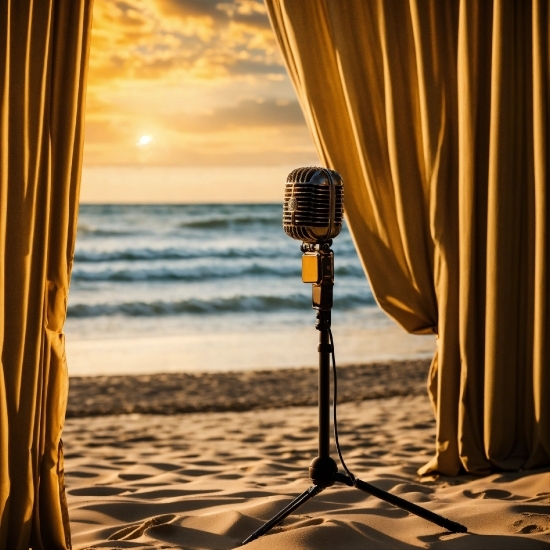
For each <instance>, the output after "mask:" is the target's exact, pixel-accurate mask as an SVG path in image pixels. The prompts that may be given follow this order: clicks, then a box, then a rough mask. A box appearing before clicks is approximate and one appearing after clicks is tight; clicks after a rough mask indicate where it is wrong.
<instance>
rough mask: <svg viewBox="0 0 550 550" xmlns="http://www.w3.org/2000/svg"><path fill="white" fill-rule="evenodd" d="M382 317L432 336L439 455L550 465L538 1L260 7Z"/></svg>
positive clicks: (323, 0) (281, 1) (451, 466)
mask: <svg viewBox="0 0 550 550" xmlns="http://www.w3.org/2000/svg"><path fill="white" fill-rule="evenodd" d="M266 4H267V7H268V11H269V15H270V19H271V22H272V25H273V28H274V30H275V34H276V36H277V39H278V42H279V45H280V47H281V50H282V52H283V56H284V58H285V62H286V65H287V68H288V71H289V74H290V76H291V79H292V81H293V83H294V86H295V88H296V91H297V95H298V97H299V100H300V102H301V105H302V108H303V111H304V115H305V117H306V120H307V123H308V126H309V128H310V131H311V133H312V136H313V139H314V142H315V144H316V146H317V150H318V153H319V156H320V158H321V161H322V162H323V163H324V164H326V165H327V166H329V167H332V168H334V169H336V170H338V171H340V172H341V173H342V175H343V177H344V180H345V184H346V205H345V206H346V216H347V220H348V223H349V226H350V229H351V232H352V235H353V238H354V240H355V244H356V247H357V250H358V253H359V256H360V258H361V260H362V262H363V265H364V267H365V270H366V272H367V275H368V277H369V279H370V282H371V286H372V289H373V292H374V294H375V296H376V299H377V301H378V302H379V304H380V306H381V307H382V308H383V309H384V310H385V311H386V312H387V313H388V314H389V315H390V316H391V317H393V318H394V319H395V320H396V321H397V322H398V323H399V324H401V325H402V326H403V327H404V328H405V329H406V330H408V331H409V332H412V333H418V334H421V333H429V332H433V333H435V334H437V352H436V355H435V357H434V360H433V362H432V367H431V369H430V374H429V380H428V389H429V395H430V398H431V400H432V403H433V406H434V411H435V416H436V444H435V455H434V457H433V459H432V460H431V461H430V462H429V463H428V464H426V465H425V466H424V467H423V468H422V469H421V470H420V471H421V473H426V472H429V471H434V470H437V471H440V472H443V473H446V474H451V475H454V474H456V473H458V472H459V471H460V470H461V469H464V470H466V471H469V472H474V473H486V472H488V471H490V470H491V469H493V468H502V469H511V470H517V469H520V468H533V467H540V466H543V465H548V464H550V425H549V423H550V398H549V397H548V396H549V395H550V354H549V346H550V344H549V340H550V324H549V321H548V315H549V311H550V310H549V307H550V298H549V290H550V289H549V288H548V277H549V275H548V247H549V236H548V232H549V228H548V213H549V212H548V201H549V198H548V191H547V188H548V173H547V167H548V152H549V151H548V146H549V144H548V138H547V133H548V114H547V111H548V107H547V105H548V100H549V92H548V79H549V76H550V70H549V64H548V59H549V44H548V30H549V25H550V19H549V12H548V3H547V1H546V0H530V1H527V0H526V1H524V2H516V1H514V0H491V1H486V2H477V1H472V0H447V1H445V2H439V1H436V0H396V1H392V2H389V1H387V0H372V1H369V2H364V1H362V0H347V1H346V2H329V1H327V0H302V1H300V2H291V1H290V0H266Z"/></svg>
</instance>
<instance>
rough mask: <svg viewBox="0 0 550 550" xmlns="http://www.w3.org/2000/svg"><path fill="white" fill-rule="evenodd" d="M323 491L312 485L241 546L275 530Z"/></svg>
mask: <svg viewBox="0 0 550 550" xmlns="http://www.w3.org/2000/svg"><path fill="white" fill-rule="evenodd" d="M322 490H323V489H322V488H321V487H319V486H318V485H312V486H311V487H310V488H309V489H307V490H306V491H304V492H303V493H302V494H301V495H300V496H298V497H296V498H295V499H294V500H293V501H292V502H291V503H290V504H288V505H287V506H285V507H284V508H283V509H282V510H281V511H280V512H278V513H277V514H276V515H275V516H273V517H272V518H271V519H270V520H269V521H268V522H267V523H265V524H264V525H262V526H261V527H260V528H259V529H258V530H257V531H254V533H252V534H251V535H250V536H249V537H248V538H247V539H245V540H244V541H243V542H242V543H241V546H244V545H245V544H248V543H249V542H252V541H253V540H255V539H257V538H258V537H261V536H262V535H265V534H266V533H267V532H268V531H270V530H271V529H273V527H275V526H276V525H279V523H281V522H282V521H283V520H284V519H285V518H286V517H287V516H289V515H290V514H292V512H294V510H296V509H297V508H299V507H300V506H301V505H302V504H304V503H305V502H307V501H308V500H309V499H310V498H313V497H314V496H315V495H318V494H319V493H320V492H321V491H322Z"/></svg>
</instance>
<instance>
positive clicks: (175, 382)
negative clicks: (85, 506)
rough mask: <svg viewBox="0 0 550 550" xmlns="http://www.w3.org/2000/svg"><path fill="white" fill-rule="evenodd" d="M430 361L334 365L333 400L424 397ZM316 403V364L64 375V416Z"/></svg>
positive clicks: (298, 405)
mask: <svg viewBox="0 0 550 550" xmlns="http://www.w3.org/2000/svg"><path fill="white" fill-rule="evenodd" d="M430 362H431V360H430V359H413V360H404V361H387V362H373V363H369V364H363V365H357V364H355V365H346V366H339V367H338V370H337V374H338V404H341V403H347V402H354V401H355V402H360V401H365V400H369V399H380V398H390V397H399V396H416V395H425V394H426V392H427V390H426V380H427V374H428V369H429V366H430ZM304 406H306V407H307V406H317V368H296V369H292V368H284V369H273V370H258V371H230V372H202V373H201V372H198V373H189V372H180V373H174V372H171V373H159V374H142V375H124V376H121V375H117V376H86V377H82V376H75V377H70V379H69V401H68V406H67V414H66V417H67V418H82V417H88V416H107V415H118V414H135V413H138V414H159V415H173V414H181V413H198V412H242V411H250V410H263V409H281V408H288V407H304Z"/></svg>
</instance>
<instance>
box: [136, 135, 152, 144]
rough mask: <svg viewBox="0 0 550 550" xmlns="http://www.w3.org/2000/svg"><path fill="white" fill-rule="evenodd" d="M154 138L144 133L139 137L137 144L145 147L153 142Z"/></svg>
mask: <svg viewBox="0 0 550 550" xmlns="http://www.w3.org/2000/svg"><path fill="white" fill-rule="evenodd" d="M152 140H153V138H152V137H151V136H148V135H144V136H141V137H140V138H139V139H138V141H137V143H136V145H137V146H139V147H145V146H146V145H149V143H151V141H152Z"/></svg>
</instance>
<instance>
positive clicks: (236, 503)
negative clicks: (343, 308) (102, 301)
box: [63, 361, 550, 550]
mask: <svg viewBox="0 0 550 550" xmlns="http://www.w3.org/2000/svg"><path fill="white" fill-rule="evenodd" d="M427 368H428V363H427V362H426V361H416V362H415V361H409V362H403V363H397V362H394V363H379V364H375V365H368V366H360V365H355V366H348V367H343V368H340V369H339V382H340V388H341V391H340V398H341V399H340V402H341V403H342V405H341V406H339V408H338V411H339V428H340V434H341V435H340V438H341V443H342V448H343V451H344V455H345V457H346V459H347V463H348V466H349V467H350V468H351V469H352V471H353V472H354V473H355V475H357V476H358V477H360V478H361V479H363V480H365V481H368V482H372V483H373V484H375V485H376V486H378V487H380V488H382V489H384V490H387V491H390V492H392V493H394V494H397V495H400V496H402V497H404V498H407V499H408V500H410V501H412V502H415V503H417V504H419V505H422V506H425V507H426V508H428V509H430V510H432V511H435V512H438V513H440V514H442V515H444V516H446V517H448V518H449V519H452V520H455V521H458V522H461V523H463V524H464V525H466V526H467V527H468V529H469V531H470V533H468V534H460V535H456V534H454V535H453V534H449V533H447V532H445V531H444V530H443V529H441V528H439V527H437V526H435V525H433V524H431V523H428V522H427V521H425V520H423V519H420V518H418V517H416V516H413V515H410V514H408V513H407V512H405V511H402V510H400V509H397V508H395V507H393V506H391V505H389V504H386V503H384V502H381V501H380V500H378V499H375V498H374V497H371V496H368V495H366V494H365V493H362V492H360V491H358V490H356V489H351V488H348V487H344V486H340V485H338V486H334V487H332V488H329V489H327V490H325V491H324V492H323V493H321V494H320V495H318V496H317V497H315V498H314V499H312V500H311V501H310V502H308V503H307V504H306V505H304V506H303V507H302V508H300V509H299V510H298V511H297V512H296V513H295V514H294V515H292V516H290V517H289V518H287V519H286V520H285V521H284V523H283V524H282V525H281V526H279V527H277V528H275V529H274V530H273V531H272V532H271V533H270V534H269V535H266V536H264V537H262V538H260V539H258V540H256V541H254V542H252V543H250V544H249V545H248V546H247V548H250V549H251V550H252V549H266V550H267V549H291V550H293V549H296V550H305V549H312V550H313V549H322V548H327V549H346V550H352V549H356V548H357V549H364V548H369V549H397V550H401V549H407V548H434V549H439V548H444V549H447V548H448V549H450V550H461V549H468V550H485V549H489V550H490V549H498V550H507V549H514V550H515V549H519V550H522V549H526V550H530V549H539V548H540V549H543V548H548V547H549V546H550V515H549V513H550V469H544V470H537V471H529V472H519V473H503V472H497V473H494V474H492V475H490V476H487V477H481V478H478V477H474V476H469V475H463V476H459V477H456V478H447V477H444V476H440V477H437V476H431V477H427V478H419V477H418V475H417V473H416V471H417V469H418V468H419V467H420V466H421V465H423V464H424V463H425V462H426V461H427V460H428V459H429V457H430V456H431V454H432V450H433V440H434V421H433V415H432V411H431V406H430V403H429V400H428V398H427V396H426V391H425V387H424V386H425V382H424V381H425V378H426V371H427ZM315 404H316V371H315V369H298V370H294V371H289V370H288V369H280V370H277V371H257V372H246V373H244V372H243V373H212V374H208V375H204V376H199V375H191V374H169V375H151V376H136V377H93V378H71V390H70V399H69V409H68V419H67V422H66V426H65V429H64V436H63V439H64V445H65V476H66V488H67V498H68V503H69V511H70V517H71V525H72V532H73V545H74V548H76V549H85V548H111V549H115V548H117V549H118V548H143V549H146V548H147V549H149V548H150V549H153V548H155V549H157V548H158V549H160V548H182V549H193V550H195V549H197V550H198V549H209V550H216V549H220V550H221V549H230V548H235V547H237V546H239V544H240V542H241V541H242V540H243V539H244V538H246V537H247V536H248V535H249V534H250V533H251V532H253V531H254V530H255V529H257V528H258V527H259V526H260V525H262V523H263V522H264V521H265V520H267V519H268V518H270V517H271V516H272V515H274V514H275V513H276V512H277V511H278V510H279V509H280V508H282V507H283V506H284V505H285V504H286V503H287V502H289V501H290V500H291V499H292V498H293V496H295V495H298V494H299V493H301V492H302V491H304V490H305V489H306V488H307V487H308V486H309V479H308V474H307V468H308V465H309V462H310V460H311V459H312V458H313V457H314V456H315V454H316V445H317V408H316V406H315ZM333 456H334V457H336V453H335V452H334V454H333Z"/></svg>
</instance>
